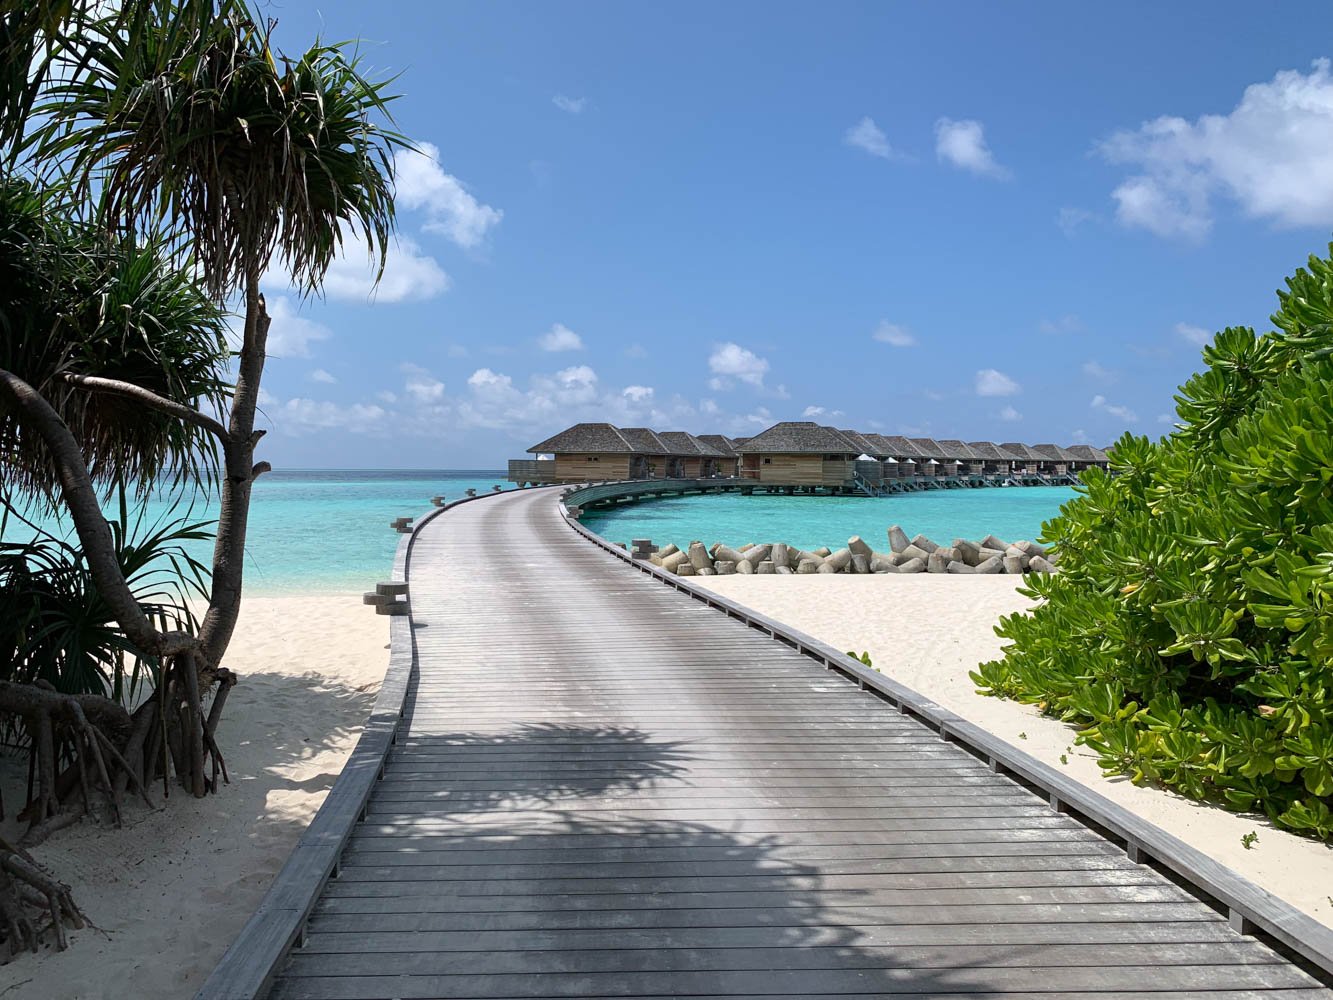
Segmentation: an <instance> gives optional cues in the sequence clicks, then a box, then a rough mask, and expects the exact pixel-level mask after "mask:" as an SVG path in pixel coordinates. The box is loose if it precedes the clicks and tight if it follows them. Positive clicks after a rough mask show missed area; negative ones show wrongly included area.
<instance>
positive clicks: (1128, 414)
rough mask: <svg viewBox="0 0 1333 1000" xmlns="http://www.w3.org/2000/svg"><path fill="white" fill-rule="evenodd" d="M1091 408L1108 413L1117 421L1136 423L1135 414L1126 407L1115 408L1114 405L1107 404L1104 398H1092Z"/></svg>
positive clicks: (1136, 417) (1137, 416)
mask: <svg viewBox="0 0 1333 1000" xmlns="http://www.w3.org/2000/svg"><path fill="white" fill-rule="evenodd" d="M1092 408H1093V409H1094V410H1101V411H1102V412H1103V413H1109V414H1110V415H1111V416H1113V417H1115V418H1116V419H1117V420H1123V421H1124V422H1125V423H1127V424H1134V423H1138V419H1139V415H1138V414H1137V413H1135V412H1134V411H1133V410H1131V409H1130V408H1129V407H1128V406H1117V405H1115V404H1114V403H1109V402H1107V400H1106V397H1105V396H1093V397H1092Z"/></svg>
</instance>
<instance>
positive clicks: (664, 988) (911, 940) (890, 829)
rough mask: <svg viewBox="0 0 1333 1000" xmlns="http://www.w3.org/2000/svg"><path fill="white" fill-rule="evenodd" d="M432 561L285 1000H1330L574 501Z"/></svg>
mask: <svg viewBox="0 0 1333 1000" xmlns="http://www.w3.org/2000/svg"><path fill="white" fill-rule="evenodd" d="M414 545H415V548H414V550H413V562H412V566H411V600H412V624H413V636H414V639H415V642H416V645H417V655H418V663H419V677H418V680H417V683H416V688H415V690H414V692H413V693H412V695H411V698H410V705H409V708H410V715H409V719H408V724H407V725H406V726H405V727H404V729H403V730H402V731H401V732H400V734H399V737H398V742H397V745H396V747H395V749H394V752H393V755H392V757H391V759H390V764H389V768H388V770H387V773H386V776H385V779H384V780H383V781H381V782H379V783H378V785H377V786H376V788H375V793H374V795H373V797H372V798H371V800H370V802H369V803H368V806H367V810H366V812H367V816H366V819H365V821H364V822H362V823H360V824H359V825H358V826H357V828H356V830H355V831H354V833H353V835H352V837H351V839H350V841H349V843H348V847H347V849H346V851H345V852H344V854H343V856H342V860H341V867H340V874H339V877H338V878H337V879H336V880H333V881H331V882H329V883H328V885H327V886H326V887H325V891H324V893H323V894H322V896H321V898H320V900H319V902H318V903H317V904H316V906H315V908H314V912H313V915H312V918H311V921H310V925H309V933H308V937H307V942H306V944H305V946H304V947H303V948H300V949H298V950H296V951H294V952H293V953H292V955H291V957H290V959H289V960H288V962H287V963H286V965H285V967H284V968H283V969H282V971H281V973H280V975H279V976H278V978H277V980H276V982H275V985H274V988H273V992H272V995H273V996H274V997H285V998H299V997H328V998H333V997H359V998H371V997H475V998H483V997H492V998H517V997H610V996H614V997H624V998H630V997H645V998H647V997H668V996H699V997H718V998H721V997H737V998H739V997H768V996H774V997H776V996H787V997H791V996H841V997H845V998H854V997H858V996H862V997H869V996H886V995H908V994H918V995H920V994H928V995H931V996H939V997H945V996H968V997H972V998H976V997H1000V996H1019V995H1034V994H1039V995H1043V996H1049V997H1052V998H1055V997H1060V996H1072V995H1078V996H1080V997H1084V998H1087V997H1093V996H1105V997H1116V998H1119V1000H1128V998H1131V997H1136V996H1147V995H1151V996H1153V997H1156V998H1159V1000H1160V998H1164V997H1171V996H1182V997H1183V996H1200V995H1205V996H1209V997H1214V998H1216V1000H1224V998H1236V1000H1239V998H1241V997H1254V998H1259V997H1283V998H1289V1000H1297V998H1307V997H1309V998H1314V997H1321V998H1324V1000H1329V998H1333V991H1329V990H1326V989H1323V988H1322V987H1321V986H1320V984H1319V983H1318V981H1317V980H1315V979H1314V978H1312V977H1311V976H1310V975H1309V974H1307V973H1306V972H1305V971H1303V970H1302V969H1300V968H1298V967H1296V966H1294V965H1292V964H1291V963H1290V962H1288V961H1286V960H1285V959H1284V958H1282V957H1281V956H1279V955H1278V954H1277V953H1275V952H1274V951H1272V950H1271V949H1269V948H1268V947H1267V946H1266V945H1264V944H1263V943H1261V942H1259V941H1256V940H1254V939H1252V938H1248V937H1243V936H1241V935H1240V934H1238V933H1236V931H1234V930H1233V929H1232V928H1231V927H1230V926H1229V925H1228V923H1227V920H1226V918H1225V916H1223V915H1221V914H1219V913H1218V912H1217V911H1216V910H1214V909H1212V908H1210V907H1208V906H1206V905H1204V904H1203V903H1202V902H1200V901H1198V900H1197V899H1195V898H1194V897H1193V896H1191V895H1189V894H1188V893H1186V892H1185V891H1184V890H1182V889H1180V888H1178V887H1177V886H1176V885H1175V884H1173V883H1172V882H1170V881H1168V880H1167V879H1165V878H1164V877H1162V876H1161V875H1159V874H1158V873H1157V872H1155V871H1153V870H1152V869H1150V868H1147V867H1144V866H1141V865H1137V864H1133V863H1131V862H1130V861H1129V859H1128V858H1126V856H1125V855H1124V853H1123V851H1122V850H1121V849H1120V848H1118V847H1117V846H1116V845H1114V844H1112V843H1111V842H1109V841H1107V840H1105V839H1103V838H1102V837H1100V836H1099V835H1097V834H1095V833H1093V832H1092V831H1090V830H1089V829H1087V828H1086V827H1084V826H1082V825H1080V824H1079V823H1077V822H1075V821H1074V820H1073V819H1071V818H1069V817H1067V816H1063V815H1059V814H1056V813H1053V812H1052V811H1051V810H1050V809H1049V807H1048V806H1046V805H1045V804H1044V803H1043V802H1042V801H1041V800H1040V799H1038V798H1036V797H1035V796H1034V795H1033V794H1032V793H1031V792H1030V791H1028V790H1027V789H1026V788H1024V787H1022V786H1021V785H1019V784H1017V783H1016V782H1014V781H1013V780H1011V779H1010V778H1008V777H1006V776H1004V775H1001V774H996V773H994V772H992V771H991V770H990V769H989V768H988V767H987V766H986V765H985V764H984V763H982V762H979V761H978V760H977V759H976V758H975V757H973V756H971V755H969V754H968V753H967V752H965V751H964V750H963V749H961V748H959V747H957V746H955V745H953V744H950V743H947V742H944V741H942V740H941V739H940V735H939V734H938V733H937V732H934V731H932V730H931V729H929V728H927V727H926V726H924V725H922V724H921V723H920V722H918V721H916V720H915V719H912V718H910V717H906V716H903V715H900V714H898V713H897V712H895V711H894V710H893V709H892V708H891V707H889V706H887V705H885V704H884V703H883V702H881V701H879V700H878V699H875V698H873V697H872V696H871V695H869V694H867V693H865V692H863V691H860V690H858V689H857V688H856V687H855V686H854V685H850V684H847V683H845V682H842V681H840V680H835V679H832V678H830V677H829V676H828V675H827V674H825V673H823V672H821V671H820V670H818V669H817V668H816V667H815V666H814V665H812V663H811V662H810V660H809V659H807V658H806V657H803V656H801V655H800V654H799V653H798V652H796V651H795V650H793V649H789V648H787V647H785V646H782V645H780V644H778V643H775V642H773V641H771V640H770V639H769V638H768V637H766V636H765V635H763V634H761V633H759V632H757V631H756V630H754V629H751V628H748V627H747V626H746V625H744V624H742V623H740V622H737V621H733V620H730V619H728V618H727V617H726V616H724V615H722V614H719V613H718V612H717V611H716V610H714V609H711V608H708V607H706V606H704V605H703V604H701V603H699V602H697V601H692V600H690V599H688V598H686V597H684V596H682V595H680V594H678V593H675V592H674V591H672V590H670V589H668V588H665V587H662V586H661V585H660V584H658V583H656V582H654V581H653V580H651V579H648V578H647V577H644V576H642V575H640V574H637V573H632V572H627V571H626V570H625V569H624V567H623V566H622V565H621V564H619V563H618V562H617V561H616V560H615V559H614V558H613V557H612V556H610V555H608V554H606V553H604V552H602V551H600V550H598V549H595V548H594V547H592V546H591V545H589V544H588V543H587V542H586V541H584V540H583V539H581V538H579V537H578V536H577V535H575V534H574V533H573V532H571V531H570V530H569V528H568V527H567V526H565V524H564V523H563V521H562V520H561V518H560V517H559V514H558V511H557V508H556V500H555V493H554V492H553V491H549V490H548V491H523V492H519V493H513V494H507V495H504V496H501V497H495V498H489V499H487V500H486V501H485V502H479V503H473V504H468V505H466V506H462V507H459V508H457V509H456V510H453V511H450V512H448V514H447V515H446V516H443V517H439V518H436V519H435V520H434V521H432V522H431V523H430V524H428V525H427V526H425V527H424V528H422V529H421V530H420V532H419V533H418V535H417V537H416V539H415V542H414Z"/></svg>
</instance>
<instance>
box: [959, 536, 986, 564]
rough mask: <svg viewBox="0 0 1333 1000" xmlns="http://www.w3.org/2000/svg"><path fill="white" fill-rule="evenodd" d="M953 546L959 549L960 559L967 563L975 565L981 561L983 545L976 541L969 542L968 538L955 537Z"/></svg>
mask: <svg viewBox="0 0 1333 1000" xmlns="http://www.w3.org/2000/svg"><path fill="white" fill-rule="evenodd" d="M953 547H954V548H955V549H956V550H957V551H958V559H959V560H960V561H961V562H965V563H967V564H968V565H969V566H975V565H976V564H977V563H979V562H981V546H980V545H978V544H977V543H976V542H969V541H968V540H967V539H966V538H955V539H954V540H953Z"/></svg>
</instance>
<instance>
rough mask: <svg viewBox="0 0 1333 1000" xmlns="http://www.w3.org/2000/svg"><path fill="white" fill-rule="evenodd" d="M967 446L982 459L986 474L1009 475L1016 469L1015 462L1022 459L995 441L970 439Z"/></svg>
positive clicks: (983, 471) (983, 469)
mask: <svg viewBox="0 0 1333 1000" xmlns="http://www.w3.org/2000/svg"><path fill="white" fill-rule="evenodd" d="M967 446H968V447H969V448H971V449H972V452H973V454H975V455H976V456H977V457H978V458H980V459H981V462H982V474H983V475H985V476H988V477H990V476H1008V475H1009V474H1010V473H1011V472H1013V471H1014V464H1015V463H1018V462H1022V459H1021V458H1019V457H1018V456H1017V455H1015V454H1014V453H1013V452H1010V451H1006V450H1005V449H1004V448H1001V447H1000V446H999V445H998V444H996V443H995V442H993V441H969V442H968V443H967Z"/></svg>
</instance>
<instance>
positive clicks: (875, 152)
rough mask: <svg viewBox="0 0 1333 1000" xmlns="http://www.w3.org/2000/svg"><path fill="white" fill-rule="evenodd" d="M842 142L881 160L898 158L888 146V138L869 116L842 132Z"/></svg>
mask: <svg viewBox="0 0 1333 1000" xmlns="http://www.w3.org/2000/svg"><path fill="white" fill-rule="evenodd" d="M842 141H843V142H845V143H846V144H847V145H849V146H854V147H855V148H857V149H863V150H865V151H866V152H867V153H869V154H870V155H871V156H878V157H880V158H881V159H885V160H893V159H897V157H898V154H897V153H896V152H895V151H894V149H893V147H892V146H890V145H889V137H888V136H887V135H885V134H884V130H883V129H881V128H880V127H879V126H878V125H876V124H875V119H873V118H871V117H870V116H869V115H867V116H866V117H864V118H862V119H861V120H860V121H859V122H857V123H856V124H855V125H853V126H852V127H851V128H849V129H848V130H847V131H846V132H844V133H843V136H842Z"/></svg>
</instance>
